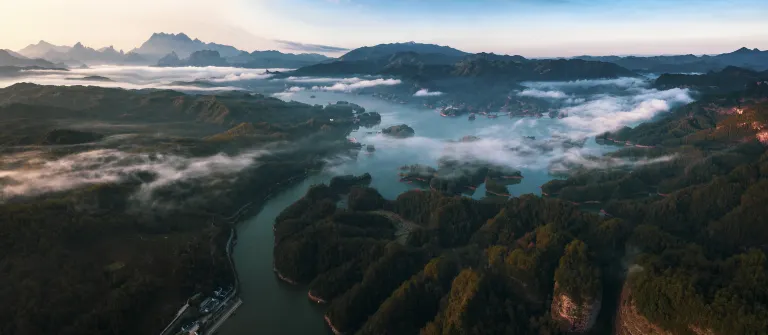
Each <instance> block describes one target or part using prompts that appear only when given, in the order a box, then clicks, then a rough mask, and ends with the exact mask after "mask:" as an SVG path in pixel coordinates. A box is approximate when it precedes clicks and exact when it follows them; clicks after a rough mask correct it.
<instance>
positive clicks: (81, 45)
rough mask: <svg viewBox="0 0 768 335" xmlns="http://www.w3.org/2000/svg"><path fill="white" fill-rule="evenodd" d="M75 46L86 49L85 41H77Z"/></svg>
mask: <svg viewBox="0 0 768 335" xmlns="http://www.w3.org/2000/svg"><path fill="white" fill-rule="evenodd" d="M73 48H82V49H85V46H84V45H83V43H80V42H77V43H76V44H75V45H74V46H73Z"/></svg>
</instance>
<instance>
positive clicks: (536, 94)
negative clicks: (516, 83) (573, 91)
mask: <svg viewBox="0 0 768 335" xmlns="http://www.w3.org/2000/svg"><path fill="white" fill-rule="evenodd" d="M517 95H519V96H521V97H533V98H542V99H566V98H568V95H567V94H565V92H562V91H542V90H537V89H530V88H529V89H525V90H523V91H520V92H519V93H517Z"/></svg>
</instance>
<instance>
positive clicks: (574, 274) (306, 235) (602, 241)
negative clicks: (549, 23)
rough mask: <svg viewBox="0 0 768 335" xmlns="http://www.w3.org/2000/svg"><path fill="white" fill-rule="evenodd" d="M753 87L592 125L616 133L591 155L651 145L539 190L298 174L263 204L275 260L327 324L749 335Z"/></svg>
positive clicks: (763, 195) (757, 206)
mask: <svg viewBox="0 0 768 335" xmlns="http://www.w3.org/2000/svg"><path fill="white" fill-rule="evenodd" d="M766 101H768V86H764V85H762V84H760V85H757V84H753V85H751V86H750V87H749V88H748V89H746V90H743V91H740V92H736V93H731V94H727V95H709V96H705V97H704V98H703V99H702V100H701V101H700V102H696V103H693V104H690V105H688V106H684V107H682V108H680V109H679V110H677V111H675V112H674V113H672V114H671V115H670V116H669V118H667V119H662V120H658V121H655V122H651V123H648V124H645V125H642V126H640V127H637V128H635V129H634V130H631V129H626V130H623V131H620V132H618V133H615V134H605V135H602V136H600V137H599V138H598V140H599V142H600V143H602V144H605V145H618V143H621V145H622V146H627V148H626V149H623V150H619V151H617V152H616V153H614V154H612V155H611V157H608V158H606V159H608V160H617V159H619V160H622V159H623V160H628V161H634V162H638V163H640V162H644V161H648V160H650V159H653V158H660V157H668V158H666V159H660V160H657V162H661V163H655V164H636V168H635V169H626V168H625V169H617V168H611V169H608V168H606V169H598V170H595V169H590V170H580V169H579V168H578V167H574V170H572V171H571V174H570V177H569V178H567V179H565V180H555V181H552V182H550V183H548V184H546V185H544V186H543V193H544V194H545V196H544V197H537V196H533V195H524V196H521V197H518V198H511V199H506V198H503V197H496V196H494V197H490V198H485V199H483V200H472V199H469V198H462V197H459V196H447V195H443V194H440V193H439V192H437V191H428V190H425V191H419V190H413V191H410V192H406V193H403V194H401V195H400V196H398V197H397V199H395V200H393V201H387V200H385V199H383V198H382V197H381V196H380V195H379V194H378V192H377V191H376V190H374V189H371V188H366V187H354V188H352V189H351V190H341V189H340V188H339V187H338V186H333V185H329V186H325V185H320V186H316V187H313V188H312V189H310V191H309V192H308V193H307V194H306V196H305V197H304V198H303V199H301V200H300V201H298V202H296V203H295V204H293V205H292V206H290V207H289V208H287V209H286V210H285V211H284V212H283V213H282V214H281V215H280V216H279V217H278V219H277V220H276V225H275V242H276V244H275V256H274V257H275V267H276V270H277V271H278V273H279V274H280V276H281V278H283V279H285V280H288V281H291V282H295V283H304V284H308V285H309V288H308V289H309V294H310V296H311V297H312V300H314V301H319V302H321V303H327V304H329V306H328V311H327V313H326V321H327V323H328V324H329V326H330V327H332V328H333V329H334V330H335V331H337V332H341V333H358V334H417V333H420V334H446V333H448V334H453V333H457V334H462V333H477V334H504V333H509V334H559V333H562V332H564V331H567V330H572V331H585V332H587V333H591V334H608V333H612V332H613V331H614V330H615V331H616V333H618V334H638V331H640V333H644V334H645V333H654V334H681V335H682V334H723V335H724V334H762V333H764V331H765V329H768V315H767V314H766V311H767V310H768V308H766V307H768V289H766V288H767V287H768V258H767V257H766V252H768V250H766V249H768V229H765V227H764V224H763V221H764V218H765V217H768V212H766V208H765V206H764V203H765V202H766V201H768V153H766V146H767V145H768V128H767V127H768V119H766V116H768V114H766V113H768V109H766ZM627 141H629V142H627ZM627 143H631V145H630V144H627ZM634 143H645V144H646V145H644V146H635V145H634ZM594 159H595V160H596V163H599V160H600V159H602V158H594ZM596 165H597V166H600V164H596ZM630 165H631V164H630ZM606 166H609V165H608V164H606ZM341 197H347V204H348V206H347V207H346V208H338V207H337V206H336V203H337V201H338V200H339V198H341ZM554 297H556V298H554Z"/></svg>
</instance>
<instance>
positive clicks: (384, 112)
mask: <svg viewBox="0 0 768 335" xmlns="http://www.w3.org/2000/svg"><path fill="white" fill-rule="evenodd" d="M85 76H104V77H108V78H110V79H111V80H113V81H111V82H102V81H83V80H72V79H68V78H77V77H81V78H82V77H85ZM270 76H271V75H270V74H267V73H266V70H248V69H237V68H149V67H101V68H93V69H83V70H73V71H70V72H66V73H60V72H55V73H54V72H40V73H34V74H30V75H29V76H25V77H21V78H12V79H5V80H0V86H8V85H11V84H13V83H15V82H19V81H28V82H35V83H38V84H51V85H54V84H55V85H61V84H64V85H96V86H105V87H120V88H129V89H130V88H158V89H178V90H181V91H189V92H192V93H200V94H207V93H206V92H205V91H221V90H249V91H254V92H257V93H265V94H270V95H273V96H275V97H278V98H280V99H283V100H295V101H300V102H304V103H309V104H327V103H335V102H337V101H349V102H352V103H356V104H358V105H361V106H363V107H365V108H366V110H367V111H371V112H378V113H380V114H381V116H382V122H381V124H380V125H378V126H376V127H373V128H361V129H359V130H357V131H355V132H353V133H352V134H350V138H354V139H355V140H356V141H357V142H360V143H362V144H364V145H373V146H375V151H374V152H373V153H368V152H367V150H361V152H360V154H359V155H358V157H357V158H350V157H347V156H343V157H342V156H339V157H329V158H328V164H327V165H326V168H325V170H324V171H321V172H320V173H318V174H315V175H311V176H310V177H309V179H307V180H305V181H303V182H301V183H299V184H298V185H295V186H292V187H290V188H288V189H287V190H285V191H284V192H282V193H280V194H277V195H276V196H275V197H273V198H271V199H270V200H269V201H268V202H267V203H266V204H265V206H264V209H263V210H262V211H261V212H259V213H258V215H257V216H255V217H253V218H251V219H249V220H246V222H244V223H242V224H241V225H239V226H238V236H239V238H238V241H239V242H238V244H237V248H236V249H235V252H234V260H235V263H236V266H237V269H238V274H239V278H240V282H241V290H240V296H241V298H242V299H243V301H244V304H243V305H242V306H241V307H240V309H239V310H238V312H237V313H236V314H235V315H234V316H233V317H231V318H230V319H228V320H227V322H226V323H225V324H224V326H223V327H222V328H221V330H220V332H221V333H222V334H225V335H235V334H243V333H254V332H263V333H267V334H280V333H296V334H325V333H328V332H329V331H328V329H327V327H326V326H325V325H324V324H323V321H322V313H323V308H322V307H321V306H316V305H314V304H312V303H310V302H308V301H307V292H306V288H303V287H292V286H291V287H289V286H288V285H287V284H284V283H282V282H281V281H280V280H279V279H277V278H276V276H275V275H274V274H273V273H272V266H273V264H272V252H273V242H274V240H273V238H274V235H273V231H272V225H273V224H274V219H275V217H276V216H277V215H278V214H279V213H280V212H281V211H282V210H283V209H284V208H285V207H287V206H289V205H290V204H291V203H293V202H295V201H296V200H298V199H299V198H301V197H302V196H303V195H304V194H305V192H306V190H307V189H308V188H309V187H310V185H312V184H316V183H327V182H328V181H329V180H330V178H331V177H333V176H334V175H340V174H356V175H359V174H362V173H370V174H371V175H372V176H373V180H372V185H371V186H372V187H375V188H377V189H378V191H379V192H380V193H381V194H382V195H383V196H384V197H386V198H389V199H393V198H395V197H397V196H398V195H399V194H401V193H402V192H404V191H406V190H408V189H410V188H413V187H415V186H413V185H411V184H405V183H400V182H399V179H400V177H399V175H398V173H399V172H400V171H399V168H400V167H401V166H403V165H410V164H425V165H430V166H436V164H437V162H438V160H439V159H442V158H450V159H455V160H462V161H472V162H478V161H479V162H488V163H493V164H497V165H504V166H508V167H513V168H515V169H518V170H520V171H521V172H522V175H523V177H524V178H523V180H522V182H521V183H520V184H516V185H510V186H509V187H508V190H509V193H510V194H512V195H514V196H519V195H522V194H527V193H533V194H540V192H541V191H540V189H539V187H540V186H541V185H542V184H544V183H546V182H547V181H549V180H551V179H553V178H556V177H555V176H554V174H559V173H563V172H566V171H568V169H570V168H572V167H574V166H578V167H580V168H587V169H599V168H608V167H632V166H638V165H644V164H655V163H659V162H663V161H667V160H670V159H675V157H658V158H654V159H643V158H635V159H632V160H628V159H623V158H602V159H599V158H598V157H600V156H602V154H604V153H607V152H611V151H614V150H616V149H617V147H615V146H602V145H598V144H597V143H596V142H595V141H594V136H595V135H597V134H600V133H602V132H605V131H610V130H615V129H618V128H621V127H624V126H634V125H636V124H638V123H641V122H643V121H647V120H650V119H652V118H653V117H655V116H657V115H659V114H661V113H665V112H667V111H669V110H670V109H671V108H673V107H675V106H678V105H681V104H684V103H687V102H690V101H691V100H692V99H691V96H690V92H688V91H687V90H681V89H672V90H667V91H659V90H655V89H652V88H649V87H648V81H646V80H643V79H638V78H619V79H607V80H583V81H573V82H529V83H524V86H526V88H525V89H522V90H520V91H518V92H510V94H511V95H515V94H516V95H520V96H526V97H534V98H538V99H546V100H549V101H553V102H557V105H558V106H560V107H559V108H558V109H557V110H556V115H560V116H561V117H562V118H550V117H547V116H544V117H541V118H532V117H527V118H519V117H509V116H505V115H502V116H500V117H498V118H495V119H490V118H486V117H483V116H480V115H479V116H478V118H477V119H476V120H474V121H469V120H468V119H467V116H460V117H455V118H450V117H441V116H440V113H439V112H438V111H436V110H432V109H428V108H426V107H423V106H421V105H419V104H416V103H411V104H397V103H392V102H388V101H386V100H382V99H379V98H374V97H372V96H371V95H367V94H357V93H359V92H360V91H361V90H363V89H371V88H372V87H376V86H382V85H403V83H401V82H400V81H399V80H395V79H391V78H375V77H349V78H314V77H290V78H285V79H271V78H270ZM195 82H205V83H207V85H206V86H201V87H198V86H194V83H195ZM196 91H197V92H196ZM444 96H446V94H443V93H441V92H432V91H428V90H420V91H417V93H416V94H415V95H414V99H417V100H421V99H427V98H442V97H444ZM447 98H449V97H447ZM399 124H407V125H409V126H410V127H412V128H413V129H414V130H415V132H416V135H415V136H414V137H411V138H407V139H395V138H391V137H387V136H384V135H382V134H381V133H380V130H381V129H383V128H385V127H389V126H392V125H399ZM121 136H128V135H120V136H111V137H108V138H106V139H104V140H103V141H101V142H100V143H99V144H96V145H94V147H93V148H89V149H86V150H84V151H81V152H79V153H76V154H68V155H63V156H57V157H51V156H49V155H45V154H43V152H41V151H37V150H35V149H34V148H31V150H27V151H23V152H19V153H16V154H12V155H5V156H3V157H2V159H1V160H0V185H4V186H3V188H2V189H1V191H0V201H2V200H3V198H11V197H14V196H19V195H36V194H42V193H45V192H52V191H58V190H66V189H72V188H77V187H82V186H87V185H92V184H97V183H103V182H114V181H125V180H131V179H132V178H137V174H139V173H151V175H152V178H150V179H149V180H144V181H143V184H142V187H140V188H139V191H138V192H137V193H136V194H135V195H134V197H135V199H137V200H139V202H140V203H143V204H149V205H150V206H155V205H157V204H156V203H153V197H152V195H153V193H154V192H155V191H157V190H162V189H163V188H164V187H166V186H168V185H173V184H176V183H185V182H194V183H196V184H201V185H211V184H212V183H222V182H229V183H231V182H233V181H236V178H237V174H238V173H239V172H241V171H243V170H245V169H247V168H249V167H252V166H254V165H257V164H259V159H260V158H259V157H261V155H263V154H264V151H261V150H251V151H244V152H241V153H240V154H238V155H231V156H230V155H224V154H216V155H208V156H205V157H186V156H184V155H180V154H175V153H168V154H164V155H151V154H141V153H130V152H125V151H121V150H120V149H119V148H117V149H116V148H114V147H110V146H109V145H108V144H109V143H111V142H120V141H121V140H123V139H124V138H123V137H121ZM465 136H474V137H477V138H476V139H473V140H472V141H460V139H461V138H462V137H465ZM582 143H583V144H582ZM291 145H292V146H293V147H296V146H300V145H304V144H300V143H293V144H289V146H291ZM19 166H24V167H25V168H24V169H19V168H18V167H19ZM470 196H472V197H474V198H482V197H484V196H485V192H484V187H483V186H482V185H481V186H480V187H479V188H478V189H477V190H476V191H475V193H474V194H471V195H470Z"/></svg>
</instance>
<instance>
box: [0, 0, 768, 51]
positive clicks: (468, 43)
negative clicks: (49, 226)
mask: <svg viewBox="0 0 768 335" xmlns="http://www.w3.org/2000/svg"><path fill="white" fill-rule="evenodd" d="M765 17H768V1H766V0H730V1H729V0H719V1H717V0H664V1H662V0H216V1H209V0H206V1H203V0H131V1H125V0H24V1H14V0H0V31H2V32H3V33H2V34H0V48H5V49H12V50H18V49H21V48H23V47H24V46H26V45H28V44H30V43H36V42H37V41H39V40H46V41H48V42H51V43H54V44H59V45H73V44H75V43H77V42H82V43H83V44H85V45H87V46H91V47H94V48H101V47H104V46H109V45H114V46H115V47H116V48H118V49H124V50H126V51H127V50H130V49H132V48H134V47H138V46H139V45H141V43H142V42H144V41H145V40H146V39H148V38H149V36H150V35H151V34H152V33H154V32H166V33H179V32H184V33H186V34H187V35H189V36H190V37H192V38H199V39H201V40H203V41H206V42H216V43H222V44H229V45H233V46H235V47H237V48H240V49H243V50H248V51H252V50H257V49H258V50H264V49H279V50H282V51H294V52H295V51H302V50H301V49H307V51H313V50H315V51H316V50H323V48H322V46H333V47H338V48H346V49H352V48H357V47H360V46H366V45H375V44H379V43H391V42H406V41H416V42H424V43H436V44H441V45H450V46H453V47H455V48H458V49H461V50H464V51H467V52H495V53H500V54H519V55H523V56H526V57H559V56H576V55H609V54H612V55H658V54H682V53H685V54H687V53H693V54H713V53H722V52H730V51H733V50H736V49H738V48H740V47H742V46H745V47H748V48H759V49H761V50H763V49H768V20H765V19H764V18H765ZM281 41H283V42H281ZM285 41H289V42H290V43H285ZM328 50H330V53H331V54H334V53H335V54H338V53H340V52H341V50H335V49H328Z"/></svg>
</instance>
